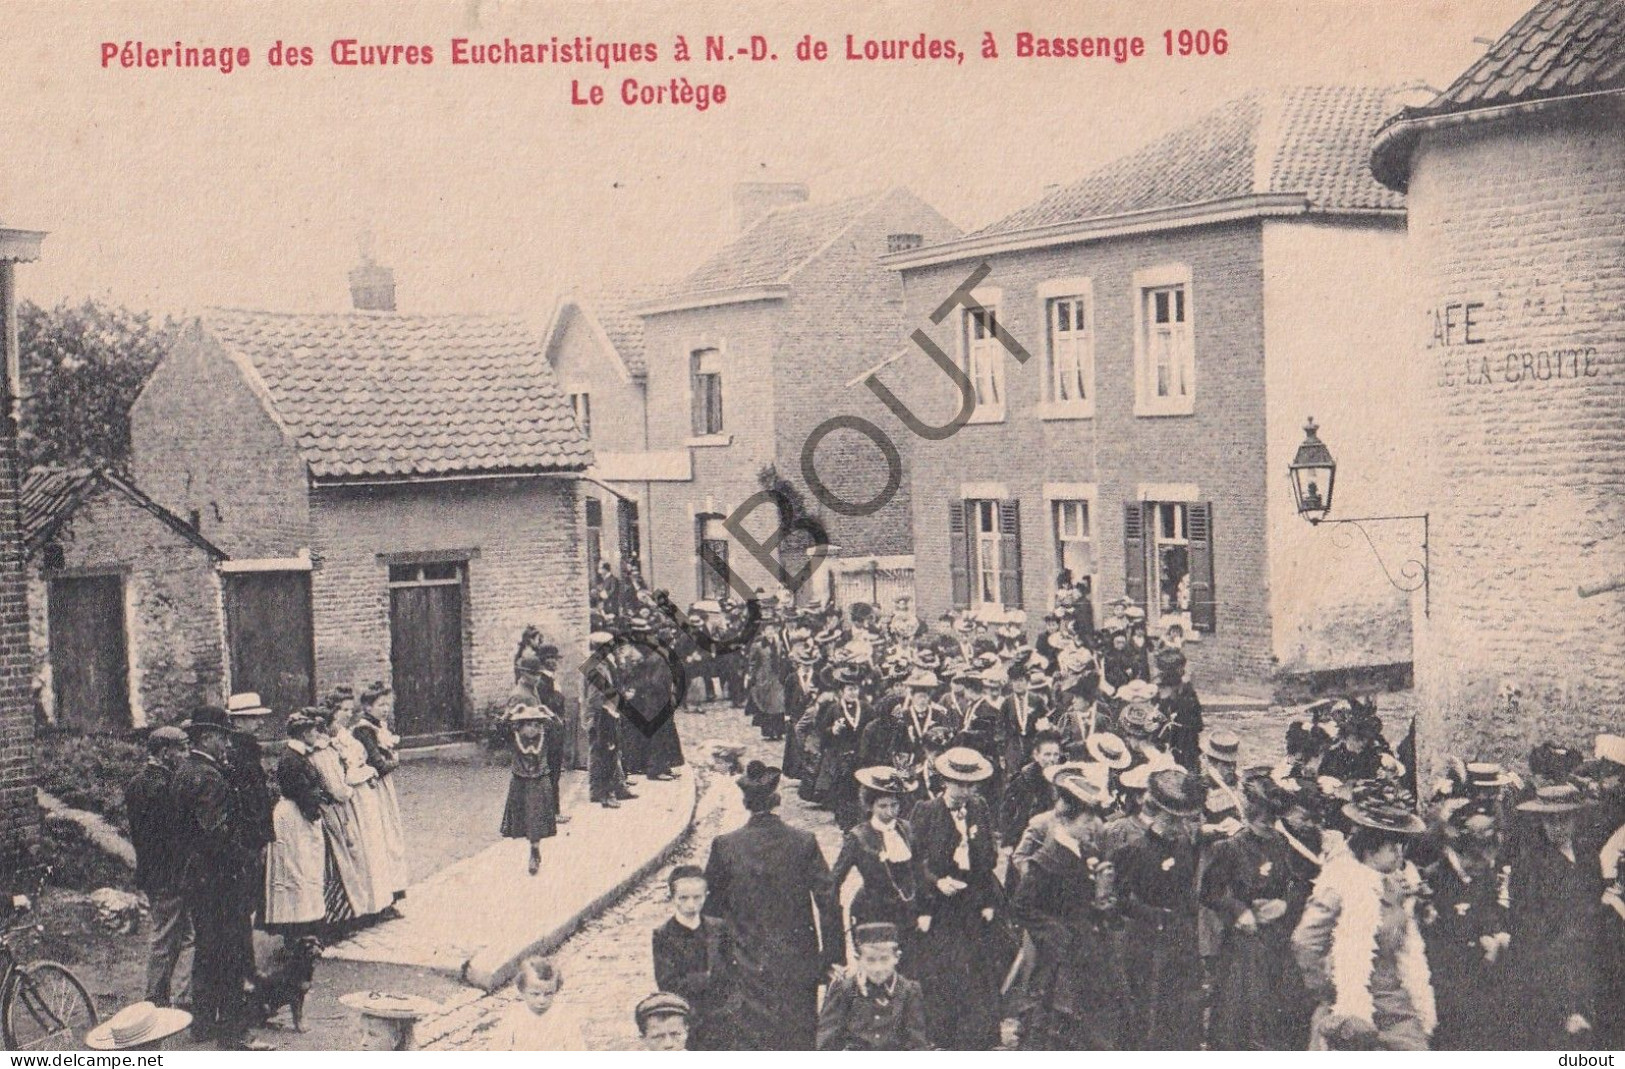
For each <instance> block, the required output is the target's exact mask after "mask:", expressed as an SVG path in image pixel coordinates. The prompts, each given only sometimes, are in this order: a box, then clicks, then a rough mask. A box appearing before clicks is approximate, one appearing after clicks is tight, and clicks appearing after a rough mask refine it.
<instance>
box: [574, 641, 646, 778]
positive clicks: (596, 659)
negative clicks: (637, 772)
mask: <svg viewBox="0 0 1625 1069" xmlns="http://www.w3.org/2000/svg"><path fill="white" fill-rule="evenodd" d="M614 641H615V637H614V636H613V635H611V634H610V633H609V632H607V631H594V632H593V633H592V634H590V635H588V636H587V642H588V644H589V645H590V646H591V647H592V649H593V656H592V659H591V660H590V661H589V662H588V666H587V674H586V678H585V680H584V681H583V683H584V685H583V687H582V696H583V700H584V701H585V703H586V706H587V717H588V720H587V724H588V728H587V735H588V740H589V747H590V749H589V753H588V761H587V787H588V797H589V798H590V799H591V800H592V801H594V802H597V803H598V804H599V805H601V806H603V807H604V808H606V809H616V808H619V807H620V804H621V802H623V801H625V800H628V799H631V798H636V797H637V795H636V794H634V793H632V792H631V791H629V790H627V789H626V772H625V770H624V769H622V768H621V693H620V685H619V684H618V683H617V682H616V681H615V674H616V669H615V664H614V655H613V654H611V653H610V652H609V649H610V646H611V643H613V642H614Z"/></svg>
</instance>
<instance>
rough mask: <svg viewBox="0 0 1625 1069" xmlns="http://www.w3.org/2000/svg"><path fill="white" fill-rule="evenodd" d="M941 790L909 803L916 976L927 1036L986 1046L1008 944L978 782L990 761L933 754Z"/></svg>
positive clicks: (995, 1032)
mask: <svg viewBox="0 0 1625 1069" xmlns="http://www.w3.org/2000/svg"><path fill="white" fill-rule="evenodd" d="M933 767H934V769H935V771H936V773H937V775H938V776H939V777H940V778H941V780H942V782H943V790H942V794H941V796H940V797H937V798H934V799H932V800H931V801H929V802H925V803H923V804H921V805H920V806H919V807H917V808H916V809H915V811H914V833H915V853H916V857H917V858H918V860H919V865H918V879H919V881H920V892H919V919H918V921H917V922H916V927H917V928H918V929H919V931H920V932H921V939H920V945H919V948H918V950H917V957H918V964H917V965H916V967H915V968H916V972H915V974H914V975H915V978H916V979H918V980H919V981H920V986H921V987H922V988H923V989H924V991H925V1007H926V1025H927V1028H928V1030H929V1032H930V1035H931V1041H932V1042H933V1043H934V1044H936V1045H937V1046H938V1047H941V1048H943V1049H945V1050H991V1049H992V1048H993V1047H994V1046H995V1045H997V1043H998V1041H999V981H1000V980H1001V979H1002V977H1003V976H1004V972H1005V968H1006V966H1008V964H1009V960H1008V958H1009V956H1010V954H1011V952H1012V950H1013V948H1009V947H1007V946H1005V945H1004V943H1005V940H1004V937H1003V933H1002V932H1001V931H1000V929H999V927H998V926H997V925H998V923H999V922H1000V921H1001V920H1002V918H1001V917H1000V912H1001V911H1002V909H1003V905H1004V893H1003V888H1002V887H1001V886H1000V885H999V881H998V877H997V876H995V875H994V871H993V870H994V867H995V865H996V864H997V862H998V850H997V848H996V846H995V843H994V839H995V835H994V828H993V818H992V815H991V813H990V811H989V809H988V807H987V804H986V803H985V802H983V801H982V799H981V797H980V796H979V794H978V790H977V785H978V784H980V783H982V782H984V781H986V780H987V779H989V778H991V777H992V775H993V765H992V762H990V761H988V759H987V758H986V757H983V756H982V755H981V754H979V753H977V752H976V751H975V750H972V749H970V748H969V747H965V746H953V747H949V748H948V749H947V750H945V751H943V752H942V753H941V754H940V755H939V756H938V757H937V758H936V760H935V761H934V762H933Z"/></svg>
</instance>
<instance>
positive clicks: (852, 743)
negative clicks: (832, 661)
mask: <svg viewBox="0 0 1625 1069" xmlns="http://www.w3.org/2000/svg"><path fill="white" fill-rule="evenodd" d="M866 678H867V673H866V671H865V669H864V668H863V667H862V666H861V665H859V664H856V663H849V664H841V665H837V666H835V668H834V670H833V671H832V672H831V681H832V682H833V683H834V684H835V685H836V686H837V687H838V688H840V689H839V690H838V691H837V692H836V693H834V694H828V695H825V696H824V699H823V700H822V701H821V702H820V703H819V706H818V737H819V740H820V746H819V750H818V775H817V776H816V777H815V779H814V788H813V789H814V791H815V792H816V794H817V797H818V799H819V801H820V802H821V803H822V804H823V805H825V806H828V807H829V809H830V811H831V812H833V813H834V815H835V823H836V824H838V825H839V826H840V828H841V830H843V831H845V830H846V829H847V828H850V827H852V826H853V825H854V824H857V823H858V822H859V821H860V820H862V819H863V811H862V807H861V806H860V805H859V804H858V781H857V779H856V778H855V777H854V773H855V772H857V767H858V743H859V742H860V741H861V739H862V737H863V729H864V728H866V727H868V726H869V709H868V702H867V701H865V699H864V697H863V684H864V681H865V679H866Z"/></svg>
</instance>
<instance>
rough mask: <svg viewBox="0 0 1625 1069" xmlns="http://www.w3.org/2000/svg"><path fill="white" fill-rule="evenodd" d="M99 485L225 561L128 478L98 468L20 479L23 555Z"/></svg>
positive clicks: (38, 471)
mask: <svg viewBox="0 0 1625 1069" xmlns="http://www.w3.org/2000/svg"><path fill="white" fill-rule="evenodd" d="M102 486H106V487H110V488H111V489H113V490H115V491H116V492H118V493H121V494H123V495H124V496H125V497H127V498H129V499H130V500H131V501H132V502H134V503H135V504H136V505H137V506H138V507H139V508H142V509H145V510H146V511H147V512H149V513H151V514H152V515H153V517H154V518H156V519H157V520H158V521H159V522H161V523H165V524H167V525H169V526H170V527H171V528H173V529H174V530H175V531H176V532H177V533H178V534H180V535H181V536H182V537H184V538H186V539H188V540H190V541H191V542H192V543H193V544H195V545H197V546H199V547H200V548H202V549H203V550H204V551H205V552H207V553H209V554H211V555H212V556H214V557H215V558H216V559H217V560H225V559H226V553H225V551H224V550H222V549H220V548H219V547H218V546H216V545H215V544H214V543H212V542H210V541H209V540H208V539H207V538H204V537H203V535H202V534H200V533H198V531H197V529H196V528H194V527H193V526H192V525H191V524H189V523H187V522H186V521H185V520H183V519H181V518H180V517H179V516H177V515H175V514H174V513H173V512H170V511H169V510H168V509H166V508H164V507H163V506H162V505H160V504H158V503H157V502H156V501H154V500H153V499H152V498H150V497H148V496H147V495H146V494H144V493H142V492H141V491H140V490H139V489H138V488H137V487H136V486H135V484H134V483H132V482H130V481H129V480H128V479H126V478H124V477H123V476H121V475H116V474H114V473H113V472H110V471H107V470H105V469H101V468H55V467H41V468H35V469H33V470H32V471H30V472H29V473H28V474H27V475H26V476H24V478H23V483H22V488H21V492H20V494H19V497H18V502H17V507H18V512H19V514H20V515H21V518H22V529H23V530H22V533H23V550H24V552H25V553H33V552H35V551H37V550H38V549H39V548H40V547H41V546H43V545H44V544H45V543H46V542H49V541H50V540H51V539H52V538H53V537H54V536H55V535H56V532H57V531H58V530H60V529H61V527H62V525H63V524H64V523H65V522H67V519H68V517H70V516H72V515H73V512H74V510H75V509H77V508H78V507H79V506H80V505H81V504H83V503H84V502H85V501H86V500H88V499H89V498H90V496H91V495H92V494H93V493H95V492H96V490H97V488H98V487H102Z"/></svg>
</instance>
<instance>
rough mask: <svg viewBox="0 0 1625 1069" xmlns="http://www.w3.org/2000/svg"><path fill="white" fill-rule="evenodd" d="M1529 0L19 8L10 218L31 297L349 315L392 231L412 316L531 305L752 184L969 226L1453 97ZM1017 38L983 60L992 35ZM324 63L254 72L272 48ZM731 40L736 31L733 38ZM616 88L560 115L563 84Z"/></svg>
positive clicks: (0, 71) (711, 216)
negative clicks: (1226, 148) (653, 47)
mask: <svg viewBox="0 0 1625 1069" xmlns="http://www.w3.org/2000/svg"><path fill="white" fill-rule="evenodd" d="M1532 2H1533V0H1360V2H1358V3H1349V2H1335V0H1314V2H1291V3H1288V2H1271V3H1262V2H1253V3H1246V4H1242V3H1235V2H1232V3H1216V2H1207V3H1192V2H1182V0H1180V2H1174V0H1171V2H1168V3H1163V4H1159V5H1152V4H1146V3H1128V2H1118V3H1104V2H1073V3H1053V2H1046V3H1039V2H1032V3H1026V4H1007V5H996V4H991V3H978V4H976V5H974V6H973V5H971V4H967V3H964V2H956V3H936V4H933V3H903V2H896V3H879V4H877V3H823V2H821V3H817V4H812V3H802V4H779V3H775V4H766V5H748V4H731V5H723V4H716V5H701V4H697V3H687V4H678V3H633V2H619V3H598V4H568V5H567V4H553V3H518V2H511V0H508V2H494V0H461V2H457V3H450V2H447V3H422V4H400V3H389V4H368V5H361V4H353V5H340V4H333V3H325V4H317V3H297V2H296V3H278V4H276V5H269V4H254V5H249V4H228V3H225V2H220V3H214V4H207V5H205V4H195V3H193V4H176V3H119V4H107V3H94V4H93V3H88V2H83V3H58V2H52V3H49V4H46V3H40V4H29V3H17V2H11V3H7V4H6V6H5V13H4V14H5V16H6V18H5V29H4V32H3V33H0V100H4V101H5V109H4V114H0V146H3V148H0V222H3V223H4V224H5V225H8V226H17V227H25V228H30V229H40V230H48V231H50V232H51V236H50V237H49V239H48V240H47V242H46V244H45V256H44V259H43V260H42V261H41V262H40V263H38V264H33V265H28V266H26V267H24V268H22V269H21V270H20V272H19V274H20V279H19V282H20V286H19V288H20V290H21V292H22V294H23V295H24V296H26V297H30V298H32V299H34V300H37V301H40V302H43V303H50V302H54V301H56V300H58V299H60V298H79V297H84V296H99V297H111V298H113V299H115V300H118V301H121V302H124V303H127V304H129V305H131V306H134V307H139V308H148V309H153V310H156V311H160V312H181V311H187V310H195V309H199V308H202V307H205V306H208V305H217V304H223V305H238V306H247V307H256V308H270V309H281V310H337V309H341V308H344V307H346V306H347V304H348V293H347V290H346V282H345V273H346V271H347V269H348V268H349V267H350V266H351V265H352V264H353V263H354V261H355V259H356V235H357V233H358V232H359V231H360V230H361V229H362V228H364V227H370V228H371V229H372V230H373V231H374V232H375V233H376V245H377V250H378V257H379V259H380V260H381V261H382V262H385V263H387V264H389V265H390V266H392V267H394V268H395V271H396V275H397V279H398V284H399V293H400V308H401V310H402V311H526V312H530V313H532V314H538V315H544V316H545V314H546V312H547V311H548V309H550V308H551V305H552V302H553V299H554V297H555V296H556V294H557V293H558V292H559V291H560V290H561V289H565V288H593V287H596V286H599V285H604V284H611V283H613V282H615V281H616V280H620V279H644V280H660V279H664V278H670V277H674V276H676V275H678V274H680V273H681V272H682V271H683V270H685V269H687V268H689V267H692V266H693V265H694V264H696V263H697V262H698V261H699V260H700V259H701V258H703V257H704V256H705V255H706V254H707V253H708V252H709V251H710V250H712V249H713V248H715V247H716V246H717V245H718V244H719V243H720V242H722V241H723V240H725V239H726V237H727V236H728V232H729V231H728V206H729V201H730V194H731V187H732V185H733V183H735V182H736V181H740V180H747V179H756V180H761V179H768V180H795V181H804V182H806V183H808V184H809V185H810V186H811V187H812V192H813V196H814V198H815V199H828V198H833V197H838V196H844V195H849V194H855V193H862V192H866V191H870V190H874V189H879V188H883V187H885V186H889V185H906V186H908V187H910V188H912V189H913V190H914V191H915V192H917V193H918V194H920V195H921V196H923V197H925V198H926V199H927V200H929V201H931V202H932V203H933V204H935V205H936V206H937V207H938V209H939V210H941V211H942V212H943V213H944V214H946V215H947V216H948V217H949V218H950V219H952V220H954V221H955V222H956V223H958V224H960V225H961V226H964V227H967V228H969V227H974V226H979V225H981V224H983V223H986V222H988V221H990V220H992V219H994V218H997V217H998V216H1000V215H1002V214H1004V213H1005V212H1008V211H1010V210H1011V209H1013V208H1016V207H1019V206H1021V205H1022V204H1024V203H1026V202H1028V201H1030V200H1032V199H1034V198H1035V197H1037V196H1039V195H1041V193H1042V192H1043V189H1044V187H1045V186H1046V185H1048V184H1051V183H1056V182H1066V181H1070V180H1072V179H1074V178H1076V177H1078V176H1080V175H1082V174H1084V173H1086V172H1088V171H1089V170H1091V169H1092V168H1093V167H1095V166H1096V165H1098V164H1100V163H1101V162H1104V161H1106V160H1108V159H1110V158H1112V157H1114V156H1117V155H1120V154H1122V153H1123V152H1125V151H1128V150H1130V149H1132V148H1134V147H1136V146H1138V145H1140V144H1141V143H1143V142H1144V141H1146V140H1148V139H1150V138H1151V137H1154V136H1155V135H1157V134H1159V133H1161V132H1163V131H1165V130H1168V129H1170V128H1172V127H1174V126H1177V125H1179V124H1181V123H1184V122H1187V121H1189V120H1190V119H1191V118H1193V117H1195V116H1196V115H1198V114H1199V113H1200V112H1201V111H1203V110H1205V109H1206V108H1208V107H1211V106H1213V105H1214V104H1217V103H1218V102H1220V101H1221V100H1223V99H1225V98H1227V97H1230V96H1234V95H1237V94H1239V93H1242V92H1245V91H1246V90H1248V89H1251V88H1254V87H1258V86H1270V85H1278V84H1303V83H1315V84H1320V83H1332V82H1347V83H1354V84H1365V85H1390V84H1396V83H1401V82H1408V81H1415V80H1420V81H1423V82H1426V83H1429V84H1431V85H1433V86H1435V87H1443V86H1444V85H1445V84H1447V83H1448V82H1449V81H1450V80H1451V79H1452V78H1454V77H1455V76H1456V75H1457V74H1458V73H1459V72H1460V71H1461V70H1462V69H1463V68H1465V67H1466V66H1467V65H1468V64H1469V63H1471V62H1472V60H1473V59H1474V58H1476V57H1477V56H1478V55H1479V54H1480V53H1481V52H1482V51H1483V47H1484V46H1483V44H1482V43H1475V41H1474V38H1475V37H1479V38H1486V39H1493V38H1495V37H1497V36H1499V35H1500V34H1501V33H1502V32H1503V31H1504V30H1505V29H1506V28H1507V27H1508V26H1510V25H1511V24H1512V23H1513V22H1514V21H1515V20H1516V19H1517V18H1518V16H1519V15H1521V14H1522V13H1523V11H1524V10H1526V9H1527V7H1529V6H1530V5H1531V3H1532ZM1180 27H1190V28H1198V27H1208V28H1216V27H1225V28H1226V29H1227V30H1228V35H1229V39H1230V50H1229V54H1228V55H1226V56H1225V57H1223V58H1213V57H1209V58H1206V59H1195V58H1193V59H1186V60H1180V59H1167V58H1164V57H1163V56H1162V55H1161V52H1162V32H1163V30H1164V29H1167V28H1175V29H1178V28H1180ZM984 30H988V31H992V32H993V33H994V34H995V35H996V37H997V39H998V41H999V43H1000V45H1001V48H1002V51H1003V58H1002V59H1000V60H999V61H997V62H986V61H983V60H981V59H980V58H977V57H978V55H979V49H980V44H981V34H982V31H984ZM1020 30H1031V31H1034V32H1037V33H1041V34H1047V35H1062V34H1065V35H1084V34H1088V35H1094V34H1139V35H1141V36H1143V37H1145V38H1146V40H1147V46H1148V49H1149V51H1150V52H1151V55H1149V56H1148V57H1147V58H1144V59H1140V60H1135V61H1130V62H1129V63H1127V64H1123V65H1117V64H1113V63H1110V62H1108V61H1102V60H1099V59H1091V60H1079V59H1071V60H1036V59H1032V60H1018V59H1016V58H1015V56H1014V39H1015V34H1016V32H1017V31H1020ZM921 31H923V32H925V33H926V34H928V35H931V36H937V37H951V38H953V39H955V40H956V41H957V42H958V43H959V45H960V47H961V48H962V49H965V50H967V51H969V52H970V53H971V57H972V58H969V59H967V60H966V61H965V62H964V63H963V64H962V65H954V66H949V65H943V64H940V63H937V64H933V63H930V62H922V63H854V62H845V61H842V60H839V59H831V60H830V61H829V62H826V63H823V64H798V63H795V62H793V61H792V58H791V52H792V49H793V47H794V43H795V41H796V40H797V39H798V38H799V37H800V35H801V34H803V33H810V34H813V35H814V36H815V37H819V38H823V39H826V40H828V41H829V43H830V47H831V50H832V52H833V53H834V54H835V55H836V56H839V55H841V54H842V53H843V52H844V47H845V46H844V39H845V34H847V33H853V34H855V35H857V36H858V37H859V38H860V39H862V38H865V37H871V36H901V37H912V36H914V35H916V34H918V33H919V32H921ZM677 33H683V34H685V35H686V36H687V37H688V40H689V42H690V44H691V45H693V46H694V47H695V48H696V50H698V49H699V48H700V47H701V42H702V38H703V35H705V34H706V33H713V34H716V33H722V34H727V35H729V36H730V37H733V36H738V37H741V38H743V37H745V36H747V35H749V34H752V33H760V34H763V35H765V36H766V37H767V38H768V40H769V44H770V47H771V48H773V50H774V51H776V52H777V53H778V54H779V60H778V61H777V62H775V63H762V64H747V63H745V62H743V61H736V62H732V63H726V64H707V63H705V62H703V61H701V60H699V59H696V61H695V62H692V63H689V64H678V63H674V62H670V61H669V59H668V57H669V56H670V54H671V48H672V42H673V39H674V35H675V34H677ZM554 34H557V35H559V36H561V37H570V36H574V35H576V34H582V35H587V34H590V35H592V36H593V37H594V38H596V39H599V40H627V41H653V42H655V43H656V44H657V45H658V46H659V48H660V52H661V61H660V62H659V63H657V64H655V65H652V66H647V65H636V66H635V67H631V66H629V67H625V68H617V69H614V70H611V71H608V72H606V71H603V70H601V69H599V68H596V67H592V66H571V67H564V66H549V67H534V68H509V69H498V68H471V67H453V66H452V65H451V64H450V62H449V60H450V55H449V42H450V40H451V39H452V38H453V37H458V36H468V37H471V38H473V39H475V40H479V41H485V40H500V39H501V38H502V37H503V36H508V37H511V38H513V39H515V40H542V41H545V40H547V39H548V38H549V37H551V36H552V35H554ZM341 37H355V38H359V39H361V40H364V41H376V42H380V43H383V42H399V43H402V44H411V43H423V44H429V45H432V46H433V48H434V51H435V63H434V65H433V66H431V67H428V68H405V69H397V70H385V69H340V68H335V67H333V66H332V65H330V64H329V63H328V62H326V54H327V51H328V48H329V45H330V44H331V42H332V41H333V40H334V39H335V38H341ZM279 38H280V39H282V40H283V41H285V42H297V43H302V44H309V45H311V46H313V47H314V49H315V52H316V59H317V63H316V65H315V66H314V67H313V68H311V69H307V70H297V71H295V70H276V69H271V68H269V67H268V66H267V64H266V60H265V53H266V50H267V49H268V48H269V47H270V46H271V45H272V44H273V43H274V42H275V41H277V40H278V39H279ZM130 39H137V40H143V41H145V42H147V43H148V44H149V45H163V44H166V43H172V42H174V41H175V40H181V41H183V42H185V43H187V44H196V45H206V44H234V45H236V44H240V45H246V46H248V47H250V48H251V49H252V50H253V53H254V55H253V61H252V63H251V65H250V66H249V68H247V69H246V70H243V71H240V72H234V73H232V74H230V75H222V74H219V73H217V72H214V71H204V70H125V69H123V68H120V67H117V66H116V65H115V66H114V67H113V68H111V69H108V70H103V69H102V68H101V63H100V55H101V44H102V42H104V41H113V42H118V43H120V44H122V43H123V42H124V41H125V40H130ZM739 43H741V44H742V43H743V41H741V42H739ZM673 75H685V76H687V77H688V78H689V79H690V80H691V81H706V82H718V81H720V82H722V83H724V84H725V85H726V86H727V92H728V100H727V102H726V103H725V104H724V105H721V106H720V107H713V108H712V109H711V110H709V111H707V112H705V113H703V114H701V113H698V112H696V111H694V110H692V109H690V108H681V107H664V108H660V107H639V108H628V107H624V106H622V105H620V104H619V103H618V102H617V98H618V95H619V87H620V84H621V80H622V79H623V78H625V77H629V76H630V77H638V78H640V79H643V80H646V81H661V80H664V79H666V78H670V77H672V76H673ZM573 77H574V78H579V79H581V80H582V81H583V82H584V83H596V84H602V85H603V86H604V88H605V91H606V94H607V96H608V98H609V101H610V102H609V103H607V104H605V105H604V106H602V107H599V108H587V107H572V106H571V104H570V82H571V79H572V78H573Z"/></svg>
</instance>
